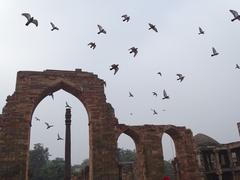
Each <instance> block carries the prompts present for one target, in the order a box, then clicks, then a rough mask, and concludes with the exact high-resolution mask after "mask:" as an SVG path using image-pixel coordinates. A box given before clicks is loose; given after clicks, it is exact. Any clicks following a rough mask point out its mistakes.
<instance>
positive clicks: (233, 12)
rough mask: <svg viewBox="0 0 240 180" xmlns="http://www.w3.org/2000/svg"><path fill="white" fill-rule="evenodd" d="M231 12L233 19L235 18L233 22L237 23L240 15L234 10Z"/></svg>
mask: <svg viewBox="0 0 240 180" xmlns="http://www.w3.org/2000/svg"><path fill="white" fill-rule="evenodd" d="M229 11H230V12H231V13H232V15H233V17H234V18H233V19H231V21H235V20H236V19H237V20H240V15H239V14H238V12H237V11H235V10H232V9H230V10H229Z"/></svg>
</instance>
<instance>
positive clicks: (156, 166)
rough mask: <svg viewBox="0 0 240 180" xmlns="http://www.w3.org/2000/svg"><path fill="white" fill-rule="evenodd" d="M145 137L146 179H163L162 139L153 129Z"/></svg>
mask: <svg viewBox="0 0 240 180" xmlns="http://www.w3.org/2000/svg"><path fill="white" fill-rule="evenodd" d="M144 136H145V137H144V142H143V143H144V152H143V156H144V179H146V180H159V179H163V170H164V164H163V154H162V145H161V141H160V138H159V136H158V135H157V133H156V132H155V131H154V130H153V129H151V128H149V129H148V130H147V131H146V132H145V134H144Z"/></svg>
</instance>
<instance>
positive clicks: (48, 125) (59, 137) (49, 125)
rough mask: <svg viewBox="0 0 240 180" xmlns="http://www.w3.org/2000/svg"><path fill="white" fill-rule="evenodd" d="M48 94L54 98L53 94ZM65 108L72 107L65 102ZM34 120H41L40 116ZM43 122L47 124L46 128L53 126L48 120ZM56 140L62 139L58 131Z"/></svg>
mask: <svg viewBox="0 0 240 180" xmlns="http://www.w3.org/2000/svg"><path fill="white" fill-rule="evenodd" d="M49 96H51V97H52V99H53V100H54V95H53V93H51V94H49ZM65 108H66V109H71V108H72V107H71V106H70V105H69V104H68V103H67V102H66V105H65ZM35 120H36V121H41V120H40V118H38V117H35ZM44 123H45V125H46V126H47V127H46V129H50V128H52V127H53V126H54V125H53V124H49V123H48V122H44ZM57 140H58V141H59V140H63V138H62V137H61V136H60V135H59V133H58V134H57Z"/></svg>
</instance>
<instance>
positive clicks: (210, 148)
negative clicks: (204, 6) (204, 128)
mask: <svg viewBox="0 0 240 180" xmlns="http://www.w3.org/2000/svg"><path fill="white" fill-rule="evenodd" d="M200 137H201V138H199V134H198V135H196V136H194V140H195V144H196V147H197V160H198V166H199V169H200V174H201V180H213V179H217V180H239V179H240V141H237V142H231V143H228V144H220V143H216V142H217V141H216V140H214V139H212V138H211V137H208V136H206V135H204V134H201V135H200ZM206 137H207V138H206ZM202 142H204V143H202Z"/></svg>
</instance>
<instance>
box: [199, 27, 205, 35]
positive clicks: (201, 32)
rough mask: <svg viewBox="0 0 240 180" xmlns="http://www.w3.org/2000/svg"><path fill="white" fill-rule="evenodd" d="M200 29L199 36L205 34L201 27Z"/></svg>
mask: <svg viewBox="0 0 240 180" xmlns="http://www.w3.org/2000/svg"><path fill="white" fill-rule="evenodd" d="M198 29H199V33H198V34H199V35H200V34H204V31H203V30H202V28H201V27H199V28H198Z"/></svg>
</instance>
